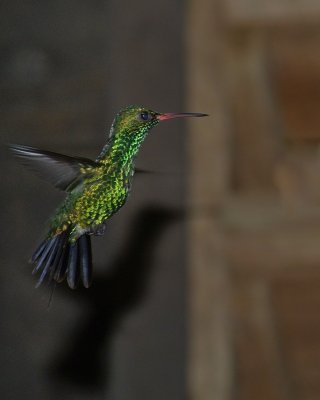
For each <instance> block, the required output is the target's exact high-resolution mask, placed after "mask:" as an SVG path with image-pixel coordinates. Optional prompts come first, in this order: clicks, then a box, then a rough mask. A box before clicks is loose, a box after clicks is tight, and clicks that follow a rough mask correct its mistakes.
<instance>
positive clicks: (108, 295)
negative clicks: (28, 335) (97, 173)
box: [48, 207, 183, 391]
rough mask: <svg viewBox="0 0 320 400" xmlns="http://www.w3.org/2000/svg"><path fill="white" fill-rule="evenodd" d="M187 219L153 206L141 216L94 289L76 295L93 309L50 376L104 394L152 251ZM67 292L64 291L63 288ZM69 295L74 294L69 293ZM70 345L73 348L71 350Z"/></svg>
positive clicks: (147, 272)
mask: <svg viewBox="0 0 320 400" xmlns="http://www.w3.org/2000/svg"><path fill="white" fill-rule="evenodd" d="M182 217H183V212H181V211H179V210H175V209H169V208H161V207H148V208H144V209H142V210H140V211H138V212H137V214H136V216H135V218H134V226H135V227H136V229H134V230H132V231H131V232H130V234H129V235H128V237H127V239H126V241H125V243H124V245H123V247H122V248H121V251H120V252H119V255H118V256H117V257H116V259H115V261H114V262H113V264H112V267H111V270H110V269H109V272H108V273H107V274H106V275H100V276H97V277H95V280H94V288H93V289H91V290H85V289H84V290H81V291H78V292H72V297H73V298H74V299H75V300H76V301H84V302H86V303H87V304H86V305H89V307H86V309H88V312H87V314H86V315H83V316H82V318H81V322H80V323H78V324H77V325H76V326H74V328H73V330H72V332H71V335H70V339H69V340H65V343H66V347H65V348H61V350H60V355H59V356H58V357H57V358H56V359H55V360H53V361H52V364H51V365H49V367H48V377H49V379H50V380H51V381H52V380H53V381H55V382H57V383H58V382H61V383H68V384H70V385H73V386H77V387H79V389H84V388H87V389H90V390H95V391H102V390H105V388H106V385H108V375H109V374H108V372H109V371H108V366H107V365H106V362H105V360H107V361H108V360H109V359H110V357H109V351H110V345H111V342H112V336H113V333H114V332H115V331H116V329H117V326H118V324H119V323H120V322H121V319H122V318H123V317H124V316H125V315H126V313H128V312H129V311H131V309H132V308H134V307H136V306H137V305H138V304H139V302H141V301H142V300H143V298H144V294H145V289H146V285H147V282H148V277H149V276H150V273H151V270H152V266H153V264H154V263H153V252H154V249H155V246H156V244H157V242H158V239H159V237H160V235H161V234H162V232H163V231H164V229H165V228H166V227H167V226H168V225H169V224H171V223H173V222H174V221H176V220H177V219H179V218H182ZM61 290H63V288H61ZM65 290H66V291H65V294H67V293H68V294H69V293H70V291H69V290H68V292H67V289H65ZM70 343H72V344H71V345H70Z"/></svg>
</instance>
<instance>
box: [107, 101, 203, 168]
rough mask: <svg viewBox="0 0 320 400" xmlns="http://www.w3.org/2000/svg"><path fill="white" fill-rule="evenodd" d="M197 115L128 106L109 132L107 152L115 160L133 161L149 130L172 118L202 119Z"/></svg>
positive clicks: (117, 116) (119, 114)
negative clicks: (165, 112) (162, 112)
mask: <svg viewBox="0 0 320 400" xmlns="http://www.w3.org/2000/svg"><path fill="white" fill-rule="evenodd" d="M205 115H207V114H198V113H181V114H178V113H167V114H161V113H158V112H156V111H152V110H149V109H148V108H145V107H140V106H129V107H127V108H124V109H123V110H121V111H119V113H118V114H117V115H116V117H115V119H114V121H113V123H112V126H111V130H110V135H109V141H108V152H111V153H112V154H113V157H114V158H115V159H117V160H119V159H123V160H128V159H133V158H134V157H135V156H136V154H137V152H138V150H139V148H140V146H141V144H142V142H143V141H144V139H145V137H146V136H147V134H148V132H149V131H150V129H151V128H153V127H154V126H155V125H157V124H158V123H159V122H161V121H166V120H169V119H173V118H184V117H203V116H205Z"/></svg>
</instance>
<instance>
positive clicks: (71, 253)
mask: <svg viewBox="0 0 320 400" xmlns="http://www.w3.org/2000/svg"><path fill="white" fill-rule="evenodd" d="M68 239H69V235H68V232H62V233H61V234H60V235H57V236H54V237H52V238H49V239H47V240H45V241H44V242H42V243H41V244H40V246H39V247H38V249H37V250H36V251H35V253H34V254H33V256H32V258H31V262H32V263H33V264H35V268H34V270H33V274H36V273H38V272H39V273H40V277H39V280H38V283H37V285H36V287H38V286H40V285H41V284H42V283H43V282H44V280H45V279H46V278H48V281H49V282H51V281H56V282H62V281H63V280H64V279H65V277H66V276H67V282H68V285H69V286H70V288H72V289H75V288H76V287H77V285H78V282H79V278H80V277H81V279H82V282H83V286H84V287H86V288H88V287H89V286H90V284H91V275H92V255H91V242H90V237H89V236H88V235H86V234H84V235H82V236H80V238H79V239H78V240H77V241H76V242H75V243H70V242H69V240H68Z"/></svg>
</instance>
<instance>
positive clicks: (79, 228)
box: [11, 106, 205, 288]
mask: <svg viewBox="0 0 320 400" xmlns="http://www.w3.org/2000/svg"><path fill="white" fill-rule="evenodd" d="M204 115H205V114H160V113H157V112H154V111H152V110H148V109H146V108H144V107H139V106H130V107H127V108H125V109H123V110H121V111H120V112H119V113H118V114H117V115H116V117H115V119H114V121H113V124H112V126H111V130H110V134H109V138H108V141H107V144H106V145H105V146H104V148H103V150H102V152H101V154H100V155H99V157H98V158H97V160H96V161H91V160H88V159H85V158H75V157H68V156H64V155H61V154H56V153H52V152H48V151H43V150H38V149H34V148H31V147H27V146H17V145H13V146H11V148H12V150H13V151H14V153H15V154H16V155H17V156H19V157H20V158H21V159H22V161H23V162H24V164H25V165H27V166H30V167H32V168H33V169H35V170H36V171H37V172H38V174H39V175H40V176H42V177H45V178H47V179H48V180H49V181H50V182H51V183H53V184H54V185H55V186H56V187H58V188H59V189H62V190H65V191H66V192H68V194H67V197H66V199H65V200H64V202H63V203H62V205H61V206H60V207H59V208H58V209H57V211H56V213H55V215H54V216H53V218H52V219H51V222H50V228H49V232H48V235H47V238H46V239H45V241H44V242H43V243H41V245H40V246H39V248H38V249H37V251H36V252H35V253H34V255H33V257H32V260H31V261H32V262H33V263H34V264H35V269H34V272H38V271H41V275H40V278H39V281H38V284H41V283H42V282H43V280H44V279H45V277H46V276H49V280H54V281H57V282H60V281H62V280H63V279H64V277H65V276H67V280H68V284H69V286H70V287H71V288H75V287H76V285H77V283H78V280H79V279H80V276H81V278H82V282H83V285H84V286H85V287H88V286H90V283H91V269H92V262H91V244H90V237H89V235H91V234H101V233H103V230H104V224H105V221H106V220H108V219H109V218H110V217H111V216H112V215H113V214H114V213H115V212H117V211H118V210H119V209H120V208H121V207H122V206H123V205H124V204H125V202H126V200H127V197H128V194H129V192H130V187H131V181H132V177H133V175H134V171H135V166H134V161H135V157H136V155H137V153H138V151H139V149H140V146H141V144H142V143H143V141H144V139H145V138H146V136H147V134H148V132H149V130H150V129H151V128H152V127H154V126H155V125H157V124H158V123H159V122H160V121H162V120H167V119H172V118H178V117H187V116H204Z"/></svg>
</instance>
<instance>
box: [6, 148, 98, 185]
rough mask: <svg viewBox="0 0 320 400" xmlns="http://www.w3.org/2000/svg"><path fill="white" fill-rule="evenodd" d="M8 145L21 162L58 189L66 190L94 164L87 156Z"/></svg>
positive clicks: (88, 171) (78, 180) (89, 171)
mask: <svg viewBox="0 0 320 400" xmlns="http://www.w3.org/2000/svg"><path fill="white" fill-rule="evenodd" d="M9 147H10V149H11V150H12V152H13V153H14V154H15V155H16V156H17V157H19V159H20V160H21V162H22V164H24V165H25V166H26V167H28V168H30V169H31V170H32V171H34V172H35V173H36V174H37V175H38V176H40V177H41V178H43V179H45V180H47V181H48V182H50V183H52V184H53V185H54V186H55V187H57V188H58V189H61V190H64V191H67V192H69V191H70V190H72V189H73V188H74V187H75V185H76V184H78V183H79V182H80V181H81V180H82V179H84V178H86V177H87V176H89V175H90V174H91V173H92V172H91V171H92V169H93V167H95V166H96V163H95V162H94V161H92V160H90V159H88V158H80V157H70V156H66V155H64V154H58V153H53V152H51V151H46V150H40V149H36V148H34V147H29V146H23V145H17V144H14V145H10V146H9Z"/></svg>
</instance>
